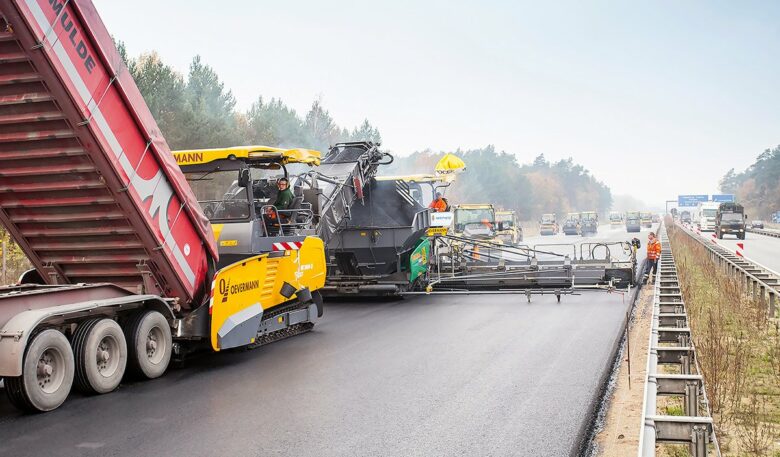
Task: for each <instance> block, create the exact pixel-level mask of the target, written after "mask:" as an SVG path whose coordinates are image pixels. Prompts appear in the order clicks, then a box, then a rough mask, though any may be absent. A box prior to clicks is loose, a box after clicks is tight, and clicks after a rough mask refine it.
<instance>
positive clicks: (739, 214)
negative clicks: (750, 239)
mask: <svg viewBox="0 0 780 457" xmlns="http://www.w3.org/2000/svg"><path fill="white" fill-rule="evenodd" d="M746 218H747V216H746V215H745V208H744V207H743V206H742V205H740V204H739V203H733V202H724V203H721V204H720V205H719V206H718V210H717V212H716V213H715V236H717V237H718V239H721V240H722V239H723V235H735V236H736V237H737V238H738V239H740V240H744V239H745V219H746Z"/></svg>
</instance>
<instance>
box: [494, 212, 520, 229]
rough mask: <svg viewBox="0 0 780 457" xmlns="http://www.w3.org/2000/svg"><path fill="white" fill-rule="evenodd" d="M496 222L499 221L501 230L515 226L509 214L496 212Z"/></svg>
mask: <svg viewBox="0 0 780 457" xmlns="http://www.w3.org/2000/svg"><path fill="white" fill-rule="evenodd" d="M496 222H499V223H501V229H502V230H509V229H511V228H513V227H514V226H515V224H514V220H513V217H512V215H511V214H496Z"/></svg>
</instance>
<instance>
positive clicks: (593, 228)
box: [580, 211, 599, 235]
mask: <svg viewBox="0 0 780 457" xmlns="http://www.w3.org/2000/svg"><path fill="white" fill-rule="evenodd" d="M598 231H599V215H598V213H597V212H595V211H585V212H584V213H582V215H581V217H580V232H581V233H582V234H583V235H593V234H596V233H598Z"/></svg>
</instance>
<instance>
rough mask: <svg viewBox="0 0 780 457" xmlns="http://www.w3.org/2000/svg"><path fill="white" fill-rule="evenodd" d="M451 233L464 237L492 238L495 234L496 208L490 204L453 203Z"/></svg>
mask: <svg viewBox="0 0 780 457" xmlns="http://www.w3.org/2000/svg"><path fill="white" fill-rule="evenodd" d="M454 213H455V217H454V219H453V222H452V233H453V235H456V236H462V237H464V238H474V239H480V240H492V239H493V238H495V236H496V210H495V208H494V207H493V205H491V204H460V205H455V210H454Z"/></svg>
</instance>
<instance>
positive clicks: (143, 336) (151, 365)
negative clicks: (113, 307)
mask: <svg viewBox="0 0 780 457" xmlns="http://www.w3.org/2000/svg"><path fill="white" fill-rule="evenodd" d="M124 329H125V338H126V339H127V371H128V372H129V373H131V374H132V375H134V376H136V377H140V378H146V379H154V378H159V377H160V376H162V375H163V374H164V373H165V370H166V369H167V368H168V364H170V362H171V354H172V353H173V340H172V338H171V327H170V326H169V325H168V321H167V320H166V319H165V317H163V315H162V314H160V313H159V312H157V311H146V310H144V311H140V312H138V313H136V314H134V315H133V316H132V317H131V318H130V320H129V321H128V322H127V323H126V324H125V326H124ZM152 342H153V344H154V346H152V345H151V344H152Z"/></svg>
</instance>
